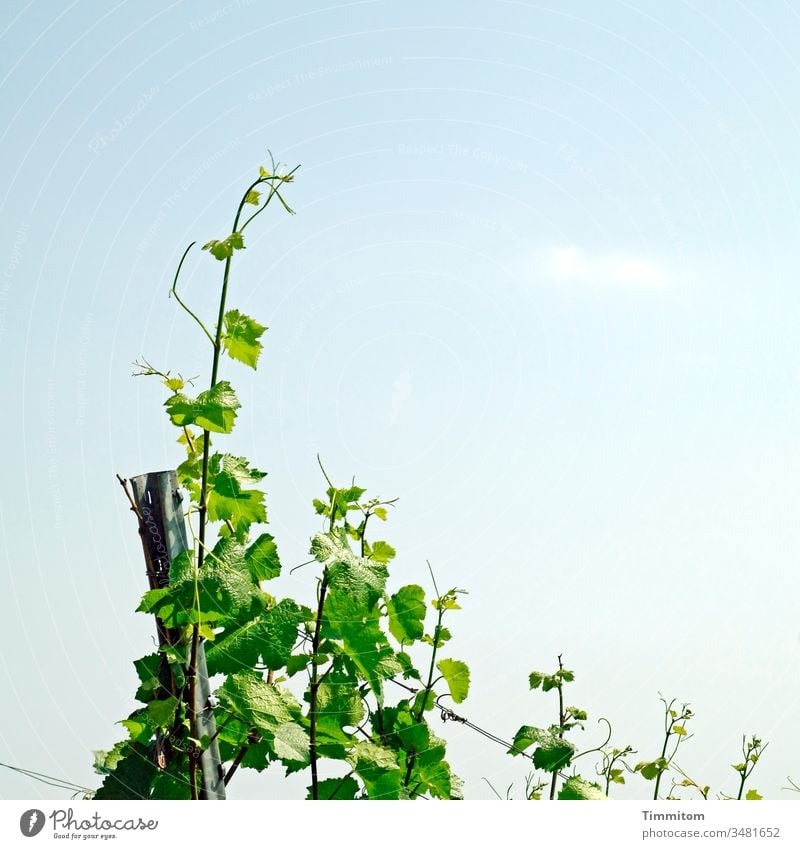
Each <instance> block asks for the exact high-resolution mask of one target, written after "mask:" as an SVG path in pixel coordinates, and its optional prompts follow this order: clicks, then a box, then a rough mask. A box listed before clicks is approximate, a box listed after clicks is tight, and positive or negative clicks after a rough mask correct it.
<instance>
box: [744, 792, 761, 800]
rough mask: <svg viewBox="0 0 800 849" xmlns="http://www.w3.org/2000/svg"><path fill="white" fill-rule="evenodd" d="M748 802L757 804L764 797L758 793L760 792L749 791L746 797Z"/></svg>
mask: <svg viewBox="0 0 800 849" xmlns="http://www.w3.org/2000/svg"><path fill="white" fill-rule="evenodd" d="M744 798H745V799H746V800H747V801H748V802H757V801H758V800H759V799H763V798H764V797H763V796H762V795H761V794H760V793H759V792H758V790H756V789H753V790H748V791H747V793H746V794H745V797H744Z"/></svg>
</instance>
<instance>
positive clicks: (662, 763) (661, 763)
mask: <svg viewBox="0 0 800 849" xmlns="http://www.w3.org/2000/svg"><path fill="white" fill-rule="evenodd" d="M668 766H669V764H668V763H667V761H666V760H665V759H664V758H658V759H657V760H654V761H640V762H639V763H638V764H636V766H635V767H634V768H633V771H634V772H638V773H640V774H641V776H642V778H644V779H645V780H646V781H652V780H653V779H654V778H657V777H658V776H659V775H660V774H661V773H662V772H664V770H665V769H667V767H668Z"/></svg>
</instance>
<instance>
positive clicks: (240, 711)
mask: <svg viewBox="0 0 800 849" xmlns="http://www.w3.org/2000/svg"><path fill="white" fill-rule="evenodd" d="M217 697H218V699H219V701H220V704H221V705H222V706H223V708H225V709H226V710H229V711H230V712H231V713H233V714H234V716H237V717H239V718H240V719H241V720H242V721H243V722H244V723H245V725H248V726H250V727H253V728H258V729H259V730H262V731H265V732H267V733H269V734H274V733H275V731H276V730H277V729H278V728H279V727H280V726H281V725H283V724H284V723H285V722H292V721H297V720H299V719H300V705H299V704H298V703H297V700H296V699H295V698H294V696H293V695H292V694H291V693H290V692H289V691H288V690H285V689H284V688H283V687H278V686H276V685H275V684H268V683H267V682H266V681H265V680H264V679H263V678H261V677H260V676H259V675H256V674H254V673H252V672H239V673H236V674H235V675H229V676H228V677H227V678H226V679H225V682H224V683H223V685H222V686H221V687H220V688H219V689H218V690H217Z"/></svg>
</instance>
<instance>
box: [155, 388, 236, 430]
mask: <svg viewBox="0 0 800 849" xmlns="http://www.w3.org/2000/svg"><path fill="white" fill-rule="evenodd" d="M164 406H165V407H166V408H167V413H168V414H169V417H170V419H171V420H172V423H173V424H174V425H176V426H177V427H186V426H188V425H197V426H198V427H201V428H203V430H209V431H213V432H214V433H230V432H231V431H232V430H233V423H234V421H235V419H236V410H238V409H239V407H240V406H241V404H240V403H239V400H238V398H237V397H236V393H235V392H234V391H233V389H232V388H231V385H230V383H228V381H227V380H220V381H219V382H218V383H215V384H214V386H212V387H211V389H207V390H206V391H205V392H201V393H200V394H199V395H198V396H197V398H194V399H193V398H189V397H188V396H186V395H183V394H182V393H180V392H176V393H175V394H174V395H172V396H170V397H169V398H167V400H166V401H165V402H164Z"/></svg>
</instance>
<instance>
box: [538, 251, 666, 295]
mask: <svg viewBox="0 0 800 849" xmlns="http://www.w3.org/2000/svg"><path fill="white" fill-rule="evenodd" d="M542 265H543V269H542V270H543V271H544V273H545V274H546V275H547V276H548V277H551V278H553V279H555V280H572V281H575V282H578V283H584V284H587V285H598V286H608V285H618V286H643V287H651V286H662V285H664V284H665V283H666V282H667V278H666V275H665V274H664V273H663V271H661V270H660V269H659V268H658V267H656V266H655V265H654V264H653V263H651V262H648V261H647V260H644V259H641V258H640V257H633V256H624V255H620V254H595V255H588V254H586V253H585V252H584V251H581V249H580V248H578V247H576V246H575V245H568V246H566V247H561V248H553V249H551V250H550V251H548V252H547V253H546V254H545V257H544V262H543V263H542Z"/></svg>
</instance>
